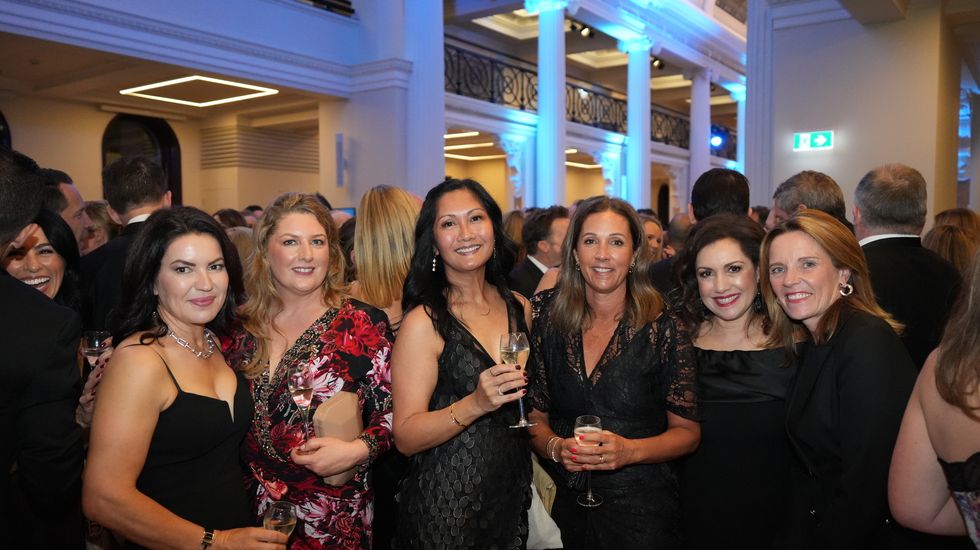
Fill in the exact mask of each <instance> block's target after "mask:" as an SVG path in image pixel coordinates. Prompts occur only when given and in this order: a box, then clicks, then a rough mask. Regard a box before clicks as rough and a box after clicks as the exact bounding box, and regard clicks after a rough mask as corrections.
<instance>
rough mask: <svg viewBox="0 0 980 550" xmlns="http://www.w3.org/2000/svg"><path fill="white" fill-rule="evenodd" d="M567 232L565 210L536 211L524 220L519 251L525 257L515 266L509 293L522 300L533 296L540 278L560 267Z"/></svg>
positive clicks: (555, 207)
mask: <svg viewBox="0 0 980 550" xmlns="http://www.w3.org/2000/svg"><path fill="white" fill-rule="evenodd" d="M566 231H568V209H567V208H565V207H564V206H551V207H548V208H539V209H537V210H535V211H534V212H531V213H530V214H528V215H527V217H526V218H525V219H524V227H523V228H522V229H521V241H522V244H521V248H523V249H524V252H525V253H526V256H525V257H524V259H523V260H522V261H520V262H518V263H517V264H515V265H514V269H512V270H511V271H510V274H509V275H508V277H507V282H508V284H509V285H510V289H511V290H514V291H515V292H519V293H520V294H521V295H522V296H524V297H525V298H530V297H531V296H534V289H535V288H536V287H537V286H538V283H539V282H540V281H541V277H542V275H544V273H545V272H546V271H548V270H549V269H551V268H553V267H558V265H560V264H561V245H562V241H564V240H565V232H566Z"/></svg>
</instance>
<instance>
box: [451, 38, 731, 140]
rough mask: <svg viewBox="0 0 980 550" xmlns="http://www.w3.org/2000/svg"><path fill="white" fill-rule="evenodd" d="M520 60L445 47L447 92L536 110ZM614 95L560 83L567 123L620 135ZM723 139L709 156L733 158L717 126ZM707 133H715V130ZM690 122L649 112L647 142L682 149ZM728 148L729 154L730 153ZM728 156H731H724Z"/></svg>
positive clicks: (622, 124) (621, 117)
mask: <svg viewBox="0 0 980 550" xmlns="http://www.w3.org/2000/svg"><path fill="white" fill-rule="evenodd" d="M522 63H523V62H521V61H519V60H516V59H514V60H513V61H503V60H500V59H497V58H493V57H490V56H488V55H483V54H479V53H475V52H472V51H469V50H466V49H463V48H460V47H458V46H455V45H452V44H446V45H445V74H446V91H447V92H449V93H452V94H456V95H461V96H466V97H472V98H474V99H479V100H481V101H487V102H490V103H496V104H499V105H506V106H508V107H514V108H516V109H520V110H522V111H537V109H538V75H537V72H536V71H535V70H534V69H532V68H530V67H531V65H530V64H527V66H523V65H522ZM617 95H619V94H617V93H616V92H614V91H613V90H609V89H606V88H603V87H601V86H598V85H589V86H588V87H585V85H580V84H577V83H574V82H566V83H565V118H566V119H567V120H569V121H571V122H577V123H579V124H585V125H588V126H593V127H596V128H602V129H604V130H608V131H610V132H617V133H621V134H625V133H626V132H627V128H626V105H627V103H626V100H625V99H623V98H622V97H617ZM718 128H721V130H723V131H724V132H725V133H726V135H728V136H730V139H728V138H726V139H725V140H724V143H723V144H722V146H721V147H719V148H717V150H716V148H712V154H716V155H719V156H724V157H725V158H731V159H734V158H735V133H734V131H732V130H730V129H728V128H723V127H718ZM712 132H713V133H714V127H713V130H712ZM690 136H691V122H690V120H689V119H688V118H687V117H686V116H684V115H682V114H680V113H677V112H675V111H671V110H669V109H664V108H663V107H658V106H653V105H651V108H650V138H651V139H652V140H653V141H656V142H659V143H666V144H667V145H674V146H677V147H682V148H684V149H687V148H688V147H689V143H690ZM729 150H730V151H729ZM729 154H730V156H729Z"/></svg>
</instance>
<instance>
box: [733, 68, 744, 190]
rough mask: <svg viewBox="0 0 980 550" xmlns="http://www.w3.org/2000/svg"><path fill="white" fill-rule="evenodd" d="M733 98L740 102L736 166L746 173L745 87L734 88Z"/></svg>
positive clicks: (736, 130)
mask: <svg viewBox="0 0 980 550" xmlns="http://www.w3.org/2000/svg"><path fill="white" fill-rule="evenodd" d="M732 99H734V100H735V102H736V103H737V104H738V122H737V123H736V127H735V132H736V133H737V134H738V137H737V139H738V141H737V142H736V144H735V147H736V149H735V162H736V164H738V166H736V167H735V169H736V170H738V171H739V172H741V173H743V174H744V173H745V142H746V139H745V137H746V136H745V87H744V86H743V87H742V88H741V89H736V90H732Z"/></svg>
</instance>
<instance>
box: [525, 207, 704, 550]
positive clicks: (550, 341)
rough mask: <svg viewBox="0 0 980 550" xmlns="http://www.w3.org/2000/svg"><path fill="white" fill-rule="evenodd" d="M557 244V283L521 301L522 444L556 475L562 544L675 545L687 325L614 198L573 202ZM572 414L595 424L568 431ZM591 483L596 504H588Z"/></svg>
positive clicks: (635, 222)
mask: <svg viewBox="0 0 980 550" xmlns="http://www.w3.org/2000/svg"><path fill="white" fill-rule="evenodd" d="M562 250H563V258H562V262H561V268H560V269H561V276H560V283H559V284H558V286H557V287H556V288H554V289H551V290H548V291H545V292H542V293H539V294H537V295H535V297H534V298H533V299H532V301H531V304H532V311H533V318H534V325H533V330H532V333H531V349H533V350H535V352H536V353H532V355H531V363H530V367H529V374H530V376H531V380H532V399H531V402H532V405H533V411H532V412H531V414H530V418H531V420H532V421H533V422H536V423H537V425H536V426H534V427H533V428H531V429H530V430H531V436H532V441H531V443H532V445H533V446H534V450H535V451H537V453H538V454H539V455H540V456H541V457H542V458H543V459H545V460H543V461H542V463H543V464H545V465H546V469H547V470H548V473H549V474H550V475H551V476H552V478H554V479H555V481H556V484H557V486H558V493H557V496H556V498H555V502H554V505H553V507H552V516H553V517H554V520H555V522H556V523H557V524H558V527H559V528H560V529H561V531H562V543H563V544H564V547H565V548H590V549H596V548H616V549H623V548H653V547H664V548H677V547H680V545H681V536H680V517H679V515H680V506H679V502H678V497H677V472H676V466H675V463H674V461H675V459H677V458H679V457H681V456H684V455H686V454H688V453H690V452H691V451H693V450H694V449H695V448H696V447H697V445H698V441H699V439H700V434H701V429H700V426H699V425H698V423H697V421H696V419H697V418H698V389H697V375H696V368H695V364H694V356H693V353H692V349H691V341H690V338H689V337H688V334H687V329H686V328H685V325H684V324H683V323H682V322H681V321H680V319H678V317H677V316H676V315H675V314H674V313H672V312H670V311H668V310H666V309H665V306H664V301H663V299H662V298H661V296H660V294H659V293H658V292H657V291H656V289H654V288H653V285H652V284H651V282H650V279H649V277H648V275H647V268H648V266H649V263H650V249H649V248H648V247H647V243H646V236H645V234H644V232H643V225H642V224H641V222H640V218H639V217H638V216H637V214H636V211H635V210H633V207H632V206H630V205H629V204H628V203H626V202H625V201H623V200H621V199H616V198H610V197H605V196H599V197H593V198H591V199H588V200H586V201H584V202H583V203H582V204H581V205H579V207H578V208H577V209H576V210H575V214H573V216H572V219H571V223H570V225H569V229H568V232H567V233H566V236H565V244H564V246H563V248H562ZM580 415H594V416H597V417H599V419H600V420H601V423H602V428H603V430H602V431H601V432H596V433H591V434H588V435H575V434H574V433H573V430H574V428H575V426H576V418H577V417H579V416H580ZM583 472H584V474H583ZM589 475H591V489H590V488H589V487H590V486H589V485H588V484H589V481H588V480H587V479H586V476H589ZM593 490H594V492H593ZM595 494H597V495H599V496H600V497H601V498H602V503H601V504H600V505H598V506H597V507H588V508H587V507H586V506H594V503H595V501H594V500H591V501H590V500H586V499H589V497H590V496H593V497H594V495H595ZM580 497H582V498H583V499H582V500H580ZM580 504H581V506H580Z"/></svg>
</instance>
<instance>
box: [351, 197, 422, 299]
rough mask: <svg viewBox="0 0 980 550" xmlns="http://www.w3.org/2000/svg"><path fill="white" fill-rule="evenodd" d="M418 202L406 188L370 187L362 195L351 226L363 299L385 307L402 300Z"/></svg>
mask: <svg viewBox="0 0 980 550" xmlns="http://www.w3.org/2000/svg"><path fill="white" fill-rule="evenodd" d="M420 208H421V205H420V204H419V202H418V201H417V200H416V199H415V197H413V196H412V195H410V194H409V193H408V192H407V191H404V190H402V189H399V188H397V187H391V186H388V185H379V186H377V187H372V188H371V189H369V190H368V192H367V193H365V194H364V196H363V197H361V203H360V205H359V206H358V207H357V223H356V225H355V226H354V255H355V257H356V258H357V281H358V284H359V293H360V296H361V297H362V299H363V300H364V301H365V302H367V303H368V304H371V305H372V306H374V307H378V308H385V307H388V306H390V305H391V304H392V303H393V302H395V301H397V300H401V298H402V287H403V286H404V284H405V278H406V277H407V276H408V270H409V267H411V264H412V254H413V253H414V252H415V236H414V233H415V221H416V220H417V219H418V217H419V209H420Z"/></svg>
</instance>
